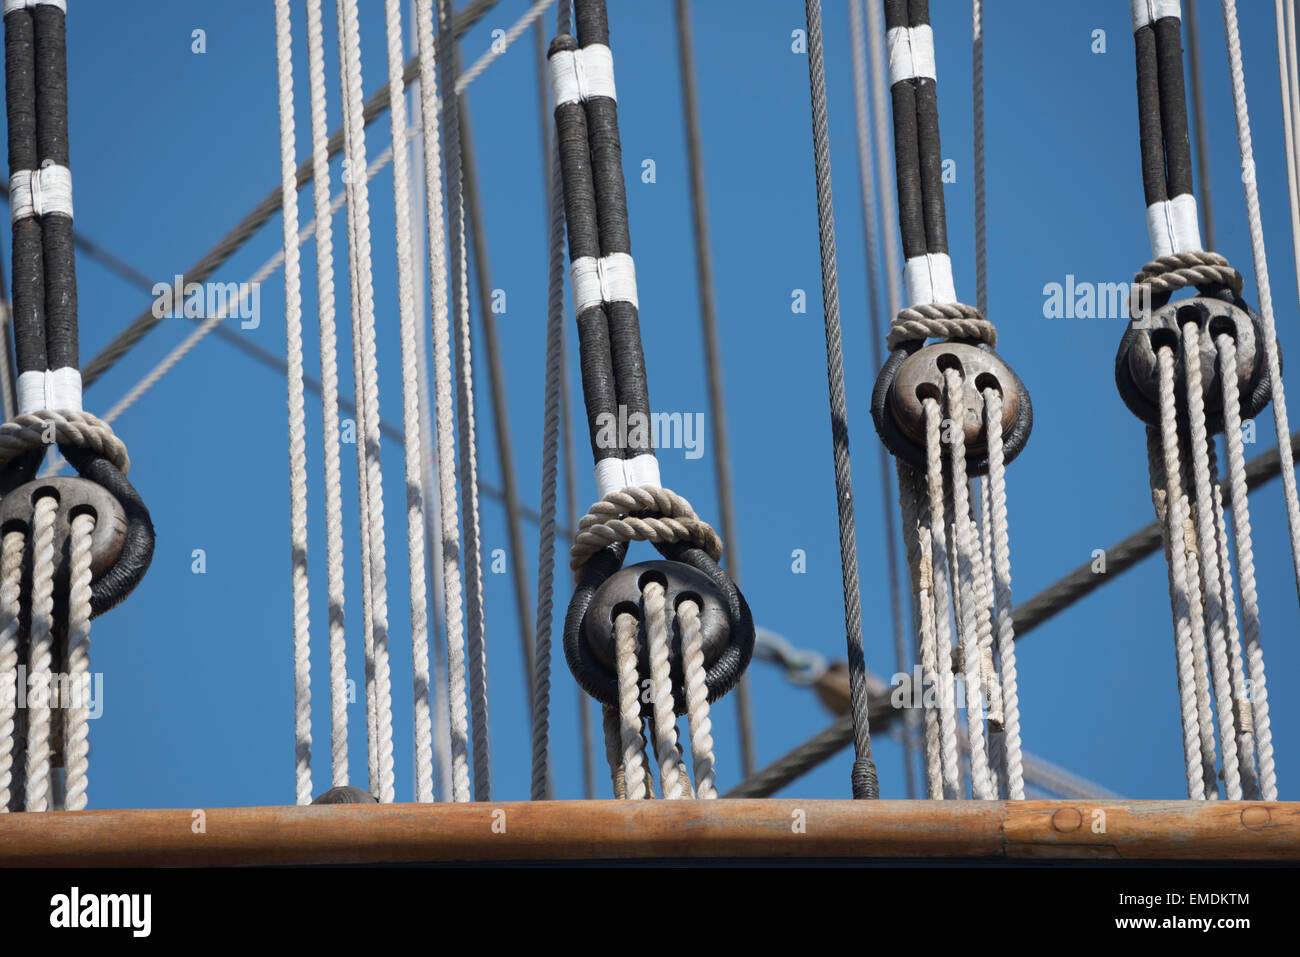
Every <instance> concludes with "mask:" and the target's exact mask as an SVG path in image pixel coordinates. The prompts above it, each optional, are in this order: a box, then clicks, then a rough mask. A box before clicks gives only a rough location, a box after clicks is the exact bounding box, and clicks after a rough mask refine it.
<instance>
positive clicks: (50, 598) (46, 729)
mask: <svg viewBox="0 0 1300 957" xmlns="http://www.w3.org/2000/svg"><path fill="white" fill-rule="evenodd" d="M58 510H59V500H58V499H56V498H55V497H54V496H52V495H46V496H42V497H41V498H39V499H37V500H36V506H35V509H34V514H33V516H32V592H31V594H32V623H31V630H30V651H29V655H30V658H29V665H28V688H29V689H32V690H34V691H35V692H36V693H35V695H34V697H35V700H32V699H33V695H30V694H29V696H28V699H27V769H26V786H27V795H26V797H27V800H26V807H27V810H28V811H47V810H49V809H50V731H51V708H50V697H49V695H50V688H51V678H52V677H53V674H52V669H53V663H54V636H53V629H54V518H55V515H56V514H58Z"/></svg>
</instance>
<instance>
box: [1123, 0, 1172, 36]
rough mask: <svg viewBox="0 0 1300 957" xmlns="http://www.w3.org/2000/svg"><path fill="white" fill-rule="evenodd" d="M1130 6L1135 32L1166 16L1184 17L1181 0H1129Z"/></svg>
mask: <svg viewBox="0 0 1300 957" xmlns="http://www.w3.org/2000/svg"><path fill="white" fill-rule="evenodd" d="M1129 7H1130V9H1131V10H1132V13H1133V32H1134V33H1136V32H1137V31H1138V30H1140V29H1142V27H1144V26H1146V25H1147V24H1148V23H1155V22H1156V21H1157V20H1163V19H1164V18H1165V17H1177V18H1178V19H1179V20H1181V19H1182V18H1183V5H1182V4H1181V3H1179V0H1129Z"/></svg>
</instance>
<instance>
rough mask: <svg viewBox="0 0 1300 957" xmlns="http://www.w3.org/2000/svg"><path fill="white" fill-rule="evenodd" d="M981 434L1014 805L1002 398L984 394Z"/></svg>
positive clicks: (1016, 747) (1014, 699)
mask: <svg viewBox="0 0 1300 957" xmlns="http://www.w3.org/2000/svg"><path fill="white" fill-rule="evenodd" d="M984 416H985V419H984V421H985V425H986V428H985V434H986V435H987V436H988V437H989V438H988V445H989V471H988V477H987V479H986V480H985V482H983V483H981V484H982V485H983V486H984V487H985V488H986V489H987V490H988V500H989V526H990V530H991V531H990V539H991V552H992V558H993V589H994V597H995V600H996V602H997V621H998V630H997V651H998V658H999V666H1000V668H1001V679H1002V731H1003V734H1004V735H1005V738H1004V748H1003V759H1004V761H1005V768H1006V779H1007V797H1009V798H1010V799H1011V800H1013V801H1019V800H1023V799H1024V796H1025V781H1024V763H1023V756H1022V753H1021V744H1020V697H1019V695H1018V694H1017V686H1016V629H1015V621H1014V618H1013V615H1012V611H1011V551H1010V547H1009V544H1008V536H1007V486H1006V468H1005V465H1004V463H1003V457H1002V431H1001V429H996V428H988V427H987V426H988V424H989V423H994V422H1001V421H1002V393H1000V392H999V391H998V390H997V389H985V390H984Z"/></svg>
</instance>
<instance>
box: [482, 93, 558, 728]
mask: <svg viewBox="0 0 1300 957" xmlns="http://www.w3.org/2000/svg"><path fill="white" fill-rule="evenodd" d="M460 134H461V156H462V158H463V169H464V173H465V177H464V179H465V203H466V209H467V212H468V214H469V234H470V239H471V241H472V242H473V246H474V256H473V260H474V275H475V280H476V284H477V293H478V304H479V326H480V329H481V332H482V337H483V351H484V353H485V354H486V356H487V367H488V393H489V395H490V397H491V400H492V401H491V408H492V433H493V436H494V438H495V440H496V452H497V463H498V465H499V466H500V469H501V488H502V490H503V492H504V493H505V511H506V537H507V541H508V543H509V554H510V555H511V556H523V555H524V554H526V552H525V550H524V533H523V526H522V523H521V522H520V516H519V490H518V485H517V482H516V480H515V456H514V447H513V444H512V443H511V441H510V422H509V414H508V413H509V408H510V407H509V403H508V402H507V400H506V376H505V371H504V369H503V368H502V365H501V347H500V342H499V341H498V336H497V319H496V316H495V315H494V314H493V312H492V310H491V309H490V308H489V305H488V304H489V303H491V302H492V278H491V269H490V266H489V263H488V251H487V230H486V227H485V225H484V222H485V218H484V215H483V210H482V203H481V202H480V199H479V189H478V172H477V166H476V163H475V159H474V147H473V142H472V139H471V136H470V113H469V97H468V96H462V97H461V98H460ZM561 242H563V240H561ZM509 564H510V572H511V579H512V582H513V584H514V594H515V613H516V615H517V617H518V619H519V650H520V659H521V661H522V663H523V672H524V674H525V675H526V676H530V677H531V676H532V675H533V674H534V672H535V666H534V663H533V654H534V644H535V639H534V635H535V632H534V630H533V621H534V619H533V608H532V605H531V604H529V600H528V566H527V564H526V563H525V562H524V561H522V560H519V559H514V558H512V560H511V562H510V563H509ZM524 688H525V690H526V693H527V694H528V696H529V717H530V718H531V716H532V694H533V685H532V681H531V680H526V681H525V682H524Z"/></svg>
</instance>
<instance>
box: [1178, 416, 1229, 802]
mask: <svg viewBox="0 0 1300 957" xmlns="http://www.w3.org/2000/svg"><path fill="white" fill-rule="evenodd" d="M1177 441H1178V440H1177V439H1175V442H1177ZM1179 455H1180V458H1179V466H1180V469H1181V471H1180V474H1179V477H1178V482H1179V485H1178V487H1179V497H1180V501H1181V506H1180V507H1181V510H1182V516H1183V535H1182V542H1183V554H1184V561H1185V562H1186V565H1187V579H1186V581H1185V582H1184V585H1185V587H1186V589H1187V599H1188V604H1189V607H1190V610H1191V629H1192V655H1193V670H1192V673H1193V676H1194V678H1195V687H1196V715H1197V724H1198V726H1199V728H1200V734H1201V765H1202V767H1203V768H1204V778H1205V786H1206V792H1207V794H1208V796H1209V797H1211V798H1217V797H1218V787H1219V785H1218V780H1219V776H1218V770H1217V768H1218V751H1217V744H1216V743H1215V740H1214V706H1213V703H1212V702H1211V699H1210V677H1209V675H1210V671H1209V667H1210V664H1209V652H1208V650H1207V649H1206V640H1205V634H1206V628H1205V598H1204V596H1203V595H1202V594H1201V556H1200V543H1199V542H1198V541H1197V535H1196V521H1195V517H1194V515H1193V512H1192V501H1191V497H1190V496H1189V495H1188V489H1189V487H1190V486H1191V485H1192V480H1191V476H1190V475H1189V474H1188V469H1189V461H1188V459H1187V458H1186V457H1183V456H1182V454H1181V451H1180V453H1179Z"/></svg>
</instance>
